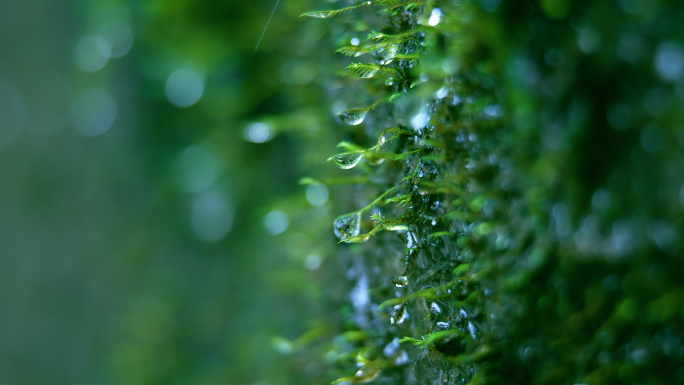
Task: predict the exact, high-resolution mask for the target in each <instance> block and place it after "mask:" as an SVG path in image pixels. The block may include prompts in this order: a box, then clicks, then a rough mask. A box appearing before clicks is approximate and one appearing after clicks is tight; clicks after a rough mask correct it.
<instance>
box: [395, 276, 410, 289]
mask: <svg viewBox="0 0 684 385" xmlns="http://www.w3.org/2000/svg"><path fill="white" fill-rule="evenodd" d="M392 283H393V284H394V286H396V287H404V286H406V284H407V283H408V277H406V276H405V275H399V276H397V277H394V278H392Z"/></svg>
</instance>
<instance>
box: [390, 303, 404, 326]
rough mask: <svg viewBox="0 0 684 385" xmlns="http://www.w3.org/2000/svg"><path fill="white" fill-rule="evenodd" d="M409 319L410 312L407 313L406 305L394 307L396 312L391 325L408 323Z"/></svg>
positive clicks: (393, 313)
mask: <svg viewBox="0 0 684 385" xmlns="http://www.w3.org/2000/svg"><path fill="white" fill-rule="evenodd" d="M407 317H408V312H407V311H406V306H404V304H401V305H397V306H395V307H394V311H393V312H392V316H391V317H390V323H391V324H392V325H401V324H403V323H404V321H406V318H407Z"/></svg>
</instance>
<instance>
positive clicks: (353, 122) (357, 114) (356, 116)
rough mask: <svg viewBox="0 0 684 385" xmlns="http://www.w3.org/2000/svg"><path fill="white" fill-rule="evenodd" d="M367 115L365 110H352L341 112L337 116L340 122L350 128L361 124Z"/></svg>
mask: <svg viewBox="0 0 684 385" xmlns="http://www.w3.org/2000/svg"><path fill="white" fill-rule="evenodd" d="M367 114H368V109H367V108H357V109H353V110H346V111H342V112H340V113H339V114H337V116H338V117H339V118H340V120H342V121H343V122H344V123H346V124H348V125H350V126H358V125H359V124H361V123H363V120H364V119H366V115H367Z"/></svg>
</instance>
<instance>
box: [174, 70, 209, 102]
mask: <svg viewBox="0 0 684 385" xmlns="http://www.w3.org/2000/svg"><path fill="white" fill-rule="evenodd" d="M165 90H166V98H167V99H168V100H169V102H171V104H173V105H174V106H176V107H180V108H184V107H190V106H192V105H193V104H195V103H197V102H198V101H199V100H200V98H201V97H202V94H204V79H203V78H202V76H200V74H198V73H197V72H195V71H193V70H190V69H181V70H178V71H176V72H174V73H172V74H171V75H170V76H169V78H168V79H167V80H166V88H165Z"/></svg>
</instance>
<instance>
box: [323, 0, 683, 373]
mask: <svg viewBox="0 0 684 385" xmlns="http://www.w3.org/2000/svg"><path fill="white" fill-rule="evenodd" d="M372 3H373V4H374V5H379V6H381V7H380V14H381V15H383V17H384V18H382V19H378V18H377V17H376V18H373V17H371V16H365V15H366V14H362V15H364V16H363V17H368V19H369V20H374V22H375V25H372V23H369V24H371V26H370V28H373V29H374V31H371V32H370V33H369V35H368V40H369V41H368V43H367V44H360V45H359V46H346V47H343V48H341V49H340V50H338V52H340V53H342V54H344V55H346V56H349V57H352V58H353V59H352V60H366V61H364V62H356V63H351V64H347V65H348V66H347V70H348V71H351V73H352V75H354V77H356V78H359V81H363V82H366V83H365V85H366V86H365V90H366V92H367V93H368V94H370V95H372V97H373V98H374V99H375V100H387V103H386V104H384V105H383V107H382V108H368V109H363V118H359V117H358V116H352V117H351V119H347V118H348V117H345V116H344V115H343V116H341V119H342V120H350V121H353V123H355V124H353V125H352V128H350V130H349V131H348V132H347V133H348V136H349V138H350V140H351V139H353V140H354V143H357V144H358V145H356V147H353V146H346V147H347V152H345V153H342V154H338V155H336V156H334V157H333V158H331V160H332V161H333V162H334V163H336V164H338V166H340V164H341V165H342V166H345V167H341V168H344V169H351V168H352V167H353V166H354V165H357V164H363V165H364V167H355V168H353V170H349V171H348V172H353V173H356V174H355V175H362V176H363V177H365V178H367V179H365V180H367V181H369V183H366V184H364V185H362V186H357V188H356V189H355V190H351V191H353V197H354V199H351V201H352V202H356V203H355V204H356V208H357V210H359V211H356V212H365V211H371V212H372V214H373V218H374V223H373V224H371V226H370V229H369V230H367V231H366V230H363V231H362V230H359V231H358V233H357V234H354V235H353V236H352V237H350V238H347V240H348V242H364V243H363V245H357V246H358V247H357V248H354V249H341V254H342V255H349V254H351V255H358V256H362V258H356V257H351V258H350V259H349V261H350V262H349V265H351V266H352V268H353V269H355V271H356V272H357V275H356V276H355V278H353V280H354V281H353V282H355V285H356V286H355V288H354V290H356V291H354V293H356V294H358V293H359V291H363V290H364V287H363V286H362V285H360V282H363V283H364V285H365V284H367V285H368V288H369V289H370V290H369V291H368V293H369V298H368V302H367V303H366V302H364V303H359V302H358V301H356V300H355V299H354V295H356V294H354V295H352V307H354V309H355V312H354V315H352V316H350V318H349V319H350V322H349V323H348V325H349V326H350V327H352V328H356V329H359V330H364V331H365V332H366V333H367V335H368V339H367V340H365V341H364V342H363V344H364V346H367V347H372V348H374V349H375V351H376V352H383V353H382V354H380V356H381V357H382V359H383V360H384V363H383V365H382V369H381V370H380V373H377V374H376V375H377V376H374V377H373V381H374V382H377V383H425V384H428V383H436V382H438V381H440V382H443V383H471V384H475V383H477V384H501V383H515V384H529V383H541V384H563V383H567V384H573V383H582V382H585V381H586V382H587V383H615V382H620V381H622V382H624V383H668V382H681V381H684V372H682V371H681V369H680V368H681V367H683V366H684V356H682V354H681V351H684V350H682V349H684V347H683V346H682V343H681V341H682V340H683V338H684V328H683V327H682V323H681V318H680V310H679V309H680V308H681V303H682V301H681V300H682V295H681V280H680V279H679V278H678V274H677V273H675V272H678V271H682V269H683V268H684V265H683V262H682V261H681V259H680V258H677V255H679V254H681V251H682V243H681V241H680V240H679V238H680V235H681V234H682V226H683V222H682V221H681V219H679V218H681V216H682V214H684V212H683V211H684V200H682V198H681V197H682V196H683V195H682V193H681V185H682V183H684V178H683V177H682V176H681V175H684V172H683V171H684V169H682V166H681V164H684V163H682V161H683V160H684V159H683V156H682V153H683V152H682V151H681V147H682V146H684V135H682V134H681V132H680V128H678V127H679V126H680V125H681V124H682V123H684V114H683V113H682V111H684V109H683V108H682V107H683V106H684V92H683V91H682V90H684V88H683V86H682V84H684V80H682V79H684V44H682V43H681V42H682V39H684V33H683V32H682V30H681V27H678V25H679V24H677V22H676V21H675V20H676V17H674V16H672V14H681V13H682V12H684V8H682V6H681V5H680V4H677V3H676V2H671V4H670V3H667V4H666V2H662V3H658V4H657V5H654V4H655V3H654V4H651V5H638V6H637V5H636V3H635V4H632V3H630V2H610V3H600V4H599V3H593V2H584V1H582V2H572V4H570V3H569V2H567V1H566V2H562V1H557V2H552V1H542V2H529V3H524V4H522V3H505V2H502V3H499V2H495V1H482V2H477V3H475V2H468V1H466V2H454V1H431V2H426V3H420V4H419V3H414V2H412V3H409V2H402V1H388V2H372ZM373 4H369V5H373ZM357 8H358V7H357ZM357 8H354V10H353V11H354V12H357V11H359V9H357ZM345 12H346V10H345ZM328 16H333V14H332V13H330V14H328ZM379 42H380V43H382V44H380V43H379ZM385 51H389V52H390V54H389V55H388V54H387V53H386V52H385ZM666 53H667V55H672V56H667V55H666ZM666 56H667V58H669V59H667V60H666ZM341 60H343V59H341ZM674 62H676V63H679V64H677V68H675V67H669V66H671V65H673V63H674ZM680 64H681V65H680ZM680 67H681V68H680ZM669 71H671V72H669ZM675 72H676V74H675ZM381 75H382V76H381ZM670 75H671V76H672V78H669V77H668V76H670ZM675 75H676V76H675ZM675 77H676V79H675ZM389 95H391V96H389ZM394 95H401V96H400V97H396V96H394ZM353 111H355V112H354V113H358V112H359V110H353ZM359 120H360V121H359ZM347 123H349V122H347ZM386 127H397V129H398V130H400V134H399V135H398V136H396V137H394V138H392V139H393V143H391V144H388V145H387V150H385V149H384V148H382V146H384V145H385V144H384V142H383V144H382V146H381V145H380V142H378V141H377V138H378V137H381V138H382V137H383V135H384V134H382V132H383V130H385V128H386ZM364 143H378V144H376V145H374V146H373V147H366V146H364V145H363V144H364ZM380 150H382V151H380ZM357 157H358V159H356V158H357ZM349 158H354V159H351V160H350V159H349ZM361 158H363V159H361ZM362 160H363V161H364V162H365V164H364V163H362ZM352 163H353V165H352V167H346V165H349V164H352ZM371 181H372V183H371ZM378 197H381V198H382V199H381V198H378ZM367 202H371V203H370V204H367ZM364 204H367V205H366V206H363V205H364ZM359 207H362V208H360V209H359ZM368 224H369V223H368V222H363V221H360V223H359V225H360V227H361V228H363V227H367V228H368V227H369V226H368ZM388 224H391V226H397V227H395V228H392V229H393V230H395V232H391V233H390V232H382V233H381V232H380V230H383V229H384V230H386V229H388V227H387V226H388ZM364 225H366V226H364ZM374 235H375V237H372V238H371V236H374ZM340 247H346V246H345V245H341V246H340ZM397 276H402V277H408V278H407V279H406V282H404V281H402V285H394V286H392V282H393V279H394V278H396V277H397ZM454 277H456V278H454ZM445 333H446V334H449V336H452V335H453V336H456V335H457V336H459V338H458V340H457V341H456V340H455V339H453V338H452V337H446V334H445ZM397 338H399V339H400V340H401V341H405V342H411V343H412V344H413V345H415V348H414V347H410V346H403V345H402V346H401V347H396V346H394V345H392V343H393V341H395V339H397ZM438 341H441V342H438ZM452 341H456V342H452ZM440 344H441V345H440ZM440 346H441V348H440ZM421 349H426V350H429V351H430V353H429V354H428V355H427V357H429V359H421V357H423V353H422V352H421ZM399 352H402V353H399ZM405 355H408V356H409V357H411V359H403V358H402V359H400V357H405ZM411 362H413V363H414V364H413V365H411V364H410V363H411ZM348 370H350V371H352V370H353V369H352V368H351V367H350V368H348ZM345 378H347V379H348V378H350V377H345Z"/></svg>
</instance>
